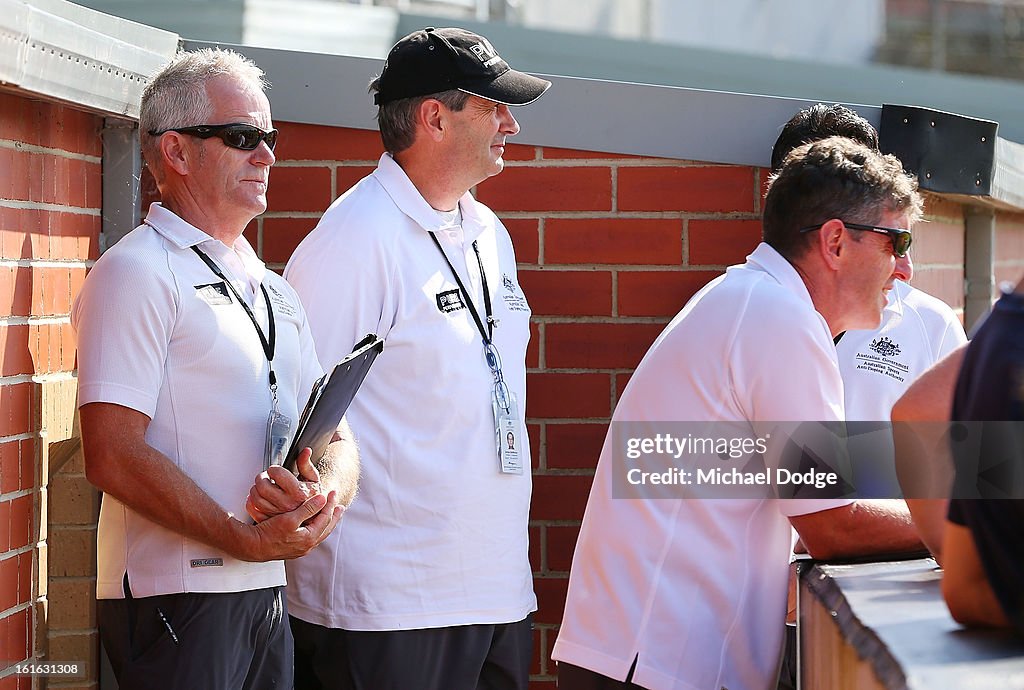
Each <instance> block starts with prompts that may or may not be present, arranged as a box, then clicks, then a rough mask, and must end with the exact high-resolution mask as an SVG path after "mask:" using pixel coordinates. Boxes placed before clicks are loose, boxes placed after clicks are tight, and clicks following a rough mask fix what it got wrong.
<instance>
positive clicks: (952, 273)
mask: <svg viewBox="0 0 1024 690" xmlns="http://www.w3.org/2000/svg"><path fill="white" fill-rule="evenodd" d="M1018 277H1019V276H1018ZM910 282H911V284H912V285H913V286H914V287H916V288H918V289H919V290H924V291H925V292H927V293H928V294H930V295H933V296H935V297H938V298H939V299H941V300H942V301H943V302H945V303H946V304H948V305H949V306H950V307H952V308H953V309H962V308H963V306H964V271H963V269H962V268H922V269H919V270H916V271H914V279H913V280H911V281H910Z"/></svg>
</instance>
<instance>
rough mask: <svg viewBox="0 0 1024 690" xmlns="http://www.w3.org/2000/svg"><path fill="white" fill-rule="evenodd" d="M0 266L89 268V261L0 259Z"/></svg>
mask: <svg viewBox="0 0 1024 690" xmlns="http://www.w3.org/2000/svg"><path fill="white" fill-rule="evenodd" d="M0 268H89V262H87V261H84V260H82V259H69V260H67V261H59V260H58V261H55V260H53V259H0Z"/></svg>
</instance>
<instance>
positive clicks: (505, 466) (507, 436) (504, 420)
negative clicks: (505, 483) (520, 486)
mask: <svg viewBox="0 0 1024 690" xmlns="http://www.w3.org/2000/svg"><path fill="white" fill-rule="evenodd" d="M506 390H507V389H506ZM507 396H508V397H507V403H508V405H507V406H506V405H503V404H502V403H501V401H499V398H500V397H501V394H500V393H499V392H498V389H497V387H496V388H495V391H494V393H493V394H492V395H491V407H492V408H493V410H494V437H495V442H496V443H497V446H498V462H499V463H500V465H501V471H502V473H503V474H522V473H523V460H522V459H523V432H522V424H520V421H519V404H518V402H517V400H516V396H515V395H513V394H511V393H507Z"/></svg>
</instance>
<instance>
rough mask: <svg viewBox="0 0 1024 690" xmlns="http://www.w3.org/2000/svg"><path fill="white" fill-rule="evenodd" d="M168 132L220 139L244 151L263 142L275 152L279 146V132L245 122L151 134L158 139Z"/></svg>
mask: <svg viewBox="0 0 1024 690" xmlns="http://www.w3.org/2000/svg"><path fill="white" fill-rule="evenodd" d="M166 132H178V133H179V134H188V135H189V136H193V137H198V138H199V139H209V138H210V137H218V138H219V139H220V140H221V141H223V142H224V144H225V145H227V146H230V147H231V148H233V149H241V150H242V151H252V150H254V149H255V148H256V147H257V146H259V145H260V142H261V141H265V142H267V147H268V148H269V149H270V150H271V151H273V150H274V147H275V146H277V130H276V129H271V130H267V131H264V130H262V129H260V128H259V127H257V126H256V125H248V124H246V123H244V122H232V123H230V124H226V125H194V126H192V127H168V128H167V129H162V130H160V131H159V132H158V131H156V130H154V129H151V130H149V133H150V134H151V135H152V136H154V137H158V136H160V135H161V134H164V133H166Z"/></svg>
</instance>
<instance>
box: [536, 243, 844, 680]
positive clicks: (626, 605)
mask: <svg viewBox="0 0 1024 690" xmlns="http://www.w3.org/2000/svg"><path fill="white" fill-rule="evenodd" d="M842 417H843V388H842V382H841V380H840V378H839V369H838V366H837V364H836V359H835V347H834V346H833V343H832V338H831V336H830V334H829V329H828V326H827V324H826V323H825V320H824V319H823V318H822V317H821V315H820V314H818V313H817V312H816V311H815V309H814V306H813V304H812V302H811V298H810V295H809V294H808V292H807V289H806V287H805V286H804V283H803V281H802V280H801V279H800V276H799V275H798V274H797V272H796V270H795V269H794V268H793V267H792V265H791V264H789V262H787V261H786V260H785V259H784V258H783V257H782V256H781V255H779V254H778V253H777V252H776V251H775V250H774V249H772V248H771V247H769V246H768V245H766V244H761V245H759V246H758V247H757V249H756V250H755V251H754V252H753V253H752V254H751V255H750V256H749V257H748V258H747V263H745V264H743V265H741V266H732V267H730V268H729V269H728V271H727V272H726V274H725V275H724V276H722V277H720V278H717V279H715V280H714V281H712V282H711V283H709V284H708V285H707V286H706V287H704V288H703V289H702V290H701V291H700V292H698V293H697V294H696V295H695V296H694V297H693V299H691V300H690V302H689V303H687V305H686V306H685V307H684V308H683V310H682V311H681V312H680V313H679V314H678V315H677V316H676V317H675V318H674V319H673V320H672V322H671V323H670V324H669V325H668V327H667V328H666V329H665V331H664V332H662V334H661V335H660V336H659V337H658V339H657V340H656V341H655V343H654V345H653V346H652V347H651V349H650V350H649V351H648V353H647V354H646V356H645V357H644V359H643V361H642V362H641V363H640V365H639V367H637V370H636V372H635V373H634V374H633V376H632V378H631V379H630V382H629V385H628V386H627V387H626V390H625V391H624V392H623V395H622V399H621V400H620V402H619V404H618V406H617V407H616V409H615V414H614V417H613V420H612V425H613V426H614V425H615V424H616V423H619V422H630V421H631V422H636V421H649V422H665V421H669V422H670V421H692V422H702V421H732V422H745V421H750V422H753V423H754V424H753V426H755V427H756V426H757V422H759V421H811V420H820V421H831V420H839V419H842ZM611 439H612V437H611V434H609V436H608V437H607V438H606V440H605V445H604V448H603V450H602V453H601V459H600V461H599V462H598V466H597V474H596V477H595V480H594V486H593V488H592V490H591V494H590V500H589V501H588V503H587V510H586V514H585V516H584V518H583V526H582V528H581V530H580V537H579V541H578V542H577V545H576V553H575V555H574V557H573V564H572V573H571V577H570V580H569V593H568V598H567V601H566V605H565V616H564V618H563V620H562V627H561V631H560V632H559V636H558V640H557V642H556V643H555V647H554V651H553V653H552V658H554V659H556V660H559V661H566V662H568V663H571V664H574V665H576V666H581V667H583V668H587V669H590V670H592V671H595V672H597V673H600V674H602V675H605V676H608V677H610V678H613V679H617V680H623V679H624V678H625V677H626V675H627V673H628V671H629V668H630V666H631V665H632V663H633V659H634V658H635V657H636V658H637V665H636V670H635V672H634V675H633V682H634V683H635V684H637V685H640V686H642V687H645V688H652V689H653V690H668V689H670V688H671V689H686V690H709V689H714V690H717V689H718V688H728V689H729V690H765V688H768V687H769V685H770V684H771V683H773V682H774V679H775V677H776V672H777V666H778V661H779V655H780V651H781V644H782V634H783V626H782V621H783V620H784V619H785V614H786V581H787V576H788V562H789V554H790V549H791V546H792V530H791V528H790V523H789V520H788V517H790V516H793V515H801V514H806V513H811V512H816V511H819V510H825V509H829V508H834V507H838V506H841V505H846V504H848V503H850V501H847V500H818V501H807V500H792V501H784V500H777V499H739V498H737V499H714V500H711V499H688V500H684V499H671V498H662V499H625V498H613V497H612V472H613V469H612V464H613V461H612V458H611V456H612V452H613V450H612V445H613V444H612V441H611Z"/></svg>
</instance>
